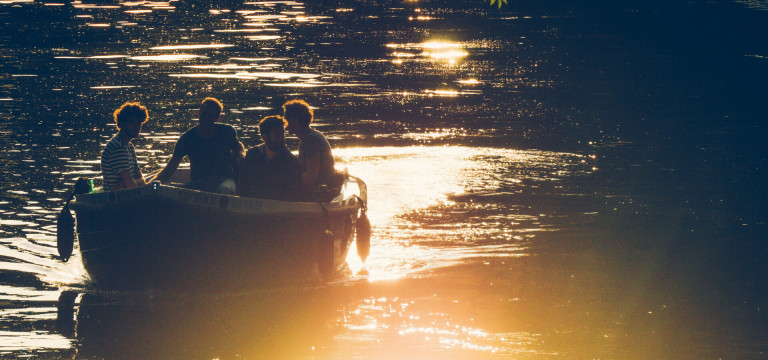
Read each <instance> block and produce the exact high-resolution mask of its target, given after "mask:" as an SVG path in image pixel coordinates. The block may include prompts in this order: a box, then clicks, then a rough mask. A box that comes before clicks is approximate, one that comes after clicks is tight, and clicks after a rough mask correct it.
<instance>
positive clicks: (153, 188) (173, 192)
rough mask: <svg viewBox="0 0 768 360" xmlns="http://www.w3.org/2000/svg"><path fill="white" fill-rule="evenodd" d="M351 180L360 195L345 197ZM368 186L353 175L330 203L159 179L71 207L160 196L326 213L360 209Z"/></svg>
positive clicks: (224, 206)
mask: <svg viewBox="0 0 768 360" xmlns="http://www.w3.org/2000/svg"><path fill="white" fill-rule="evenodd" d="M350 182H354V183H356V184H357V186H358V189H359V195H348V196H346V197H343V198H341V197H342V196H344V194H345V191H344V190H346V188H347V187H348V186H349V183H350ZM366 190H367V189H366V186H365V183H364V182H363V181H362V180H360V179H359V178H355V177H352V176H350V177H349V178H347V180H346V181H345V183H344V189H342V192H341V194H340V195H339V196H337V197H336V198H335V199H334V200H332V201H330V202H307V201H281V200H272V199H260V198H249V197H242V196H237V195H228V194H219V193H211V192H206V191H200V190H194V189H187V188H183V187H178V186H172V185H164V184H160V183H157V182H153V183H151V184H148V185H145V186H140V187H137V188H132V189H122V190H115V191H107V192H94V193H88V194H80V195H76V196H75V198H74V199H73V200H72V203H71V205H70V206H71V207H72V209H73V210H74V211H75V212H77V211H78V210H85V211H88V210H91V211H98V210H101V209H104V208H105V207H111V206H114V205H119V204H120V203H126V202H130V201H137V200H140V199H143V198H150V197H155V198H160V199H164V200H168V201H175V202H178V203H179V204H183V205H184V206H193V207H199V208H206V209H210V210H217V211H222V210H223V211H227V212H231V213H240V214H262V215H291V214H318V215H319V214H323V213H329V214H330V213H338V212H345V213H346V212H350V211H357V210H358V209H360V208H362V207H363V206H365V205H364V203H365V201H366V199H365V198H366V195H367V194H366Z"/></svg>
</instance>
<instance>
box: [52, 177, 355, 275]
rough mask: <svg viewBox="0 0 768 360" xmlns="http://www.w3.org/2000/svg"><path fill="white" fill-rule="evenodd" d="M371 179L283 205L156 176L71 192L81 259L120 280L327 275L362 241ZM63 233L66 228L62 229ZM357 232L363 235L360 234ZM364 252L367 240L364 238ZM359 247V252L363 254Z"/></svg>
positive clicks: (91, 268) (93, 269) (94, 272)
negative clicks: (328, 196) (326, 197)
mask: <svg viewBox="0 0 768 360" xmlns="http://www.w3.org/2000/svg"><path fill="white" fill-rule="evenodd" d="M366 197H367V195H366V185H365V183H364V182H363V181H362V180H360V179H358V178H354V177H347V179H346V180H345V182H344V184H343V186H342V189H341V193H340V194H339V195H338V196H336V197H335V198H334V199H333V200H332V201H330V202H323V203H321V202H287V201H277V200H267V199H257V198H246V197H239V196H234V195H222V194H216V193H209V192H203V191H198V190H191V189H186V188H183V187H178V186H169V185H162V184H160V183H157V182H155V183H152V184H149V185H147V186H142V187H138V188H133V189H127V190H118V191H110V192H92V193H87V194H79V195H76V196H75V200H74V202H73V203H72V204H71V207H72V210H74V212H75V216H76V218H77V235H78V240H79V245H80V252H81V254H82V259H83V265H84V266H85V269H86V270H87V271H88V273H89V274H90V276H91V277H92V279H93V280H95V281H96V282H97V283H99V284H106V285H109V286H118V287H137V286H139V287H146V286H149V287H155V286H173V287H177V286H178V287H220V286H225V287H231V286H235V287H242V286H254V285H263V284H277V283H283V282H285V281H289V282H295V281H311V280H316V279H318V278H321V277H322V278H324V279H328V278H331V277H333V276H334V274H337V273H338V272H339V271H340V270H342V269H344V268H345V267H346V257H347V253H348V250H349V247H350V245H351V243H352V241H353V240H354V239H355V234H356V232H357V233H358V236H357V237H358V238H366V240H367V238H368V237H367V236H366V235H365V234H370V232H369V231H370V229H369V228H365V229H362V230H360V229H358V230H356V228H358V227H359V226H361V225H363V227H365V226H368V225H367V224H368V222H367V218H365V202H366ZM60 231H61V230H60ZM361 234H362V235H363V236H361ZM358 243H359V245H358V246H359V247H360V248H361V249H362V250H363V251H364V252H363V253H361V257H363V258H365V257H366V256H367V249H368V246H367V243H362V242H361V241H360V240H359V239H358ZM358 252H359V253H360V251H358Z"/></svg>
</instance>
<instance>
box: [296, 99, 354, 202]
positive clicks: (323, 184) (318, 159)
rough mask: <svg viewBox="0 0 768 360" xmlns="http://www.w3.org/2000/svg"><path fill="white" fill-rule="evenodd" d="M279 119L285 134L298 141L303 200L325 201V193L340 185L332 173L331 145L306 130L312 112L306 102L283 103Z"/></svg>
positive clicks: (333, 170) (311, 118) (323, 138)
mask: <svg viewBox="0 0 768 360" xmlns="http://www.w3.org/2000/svg"><path fill="white" fill-rule="evenodd" d="M283 116H284V117H285V120H286V121H287V122H288V131H289V132H290V133H291V134H293V135H296V137H298V138H299V162H301V166H302V186H301V191H302V193H303V197H304V198H306V199H307V200H319V198H326V197H327V195H328V193H329V191H330V193H333V192H334V191H335V190H334V189H335V188H337V187H338V186H339V185H340V183H341V182H340V181H338V178H339V176H338V175H337V174H336V172H335V169H334V161H333V154H332V153H331V144H329V143H328V140H327V139H326V138H325V136H324V135H323V134H322V133H321V132H319V131H317V130H315V129H314V128H312V127H311V126H310V124H312V121H313V120H314V112H313V111H312V109H311V108H310V107H309V104H307V102H306V101H304V100H291V101H288V102H286V103H285V104H283ZM336 192H337V191H336Z"/></svg>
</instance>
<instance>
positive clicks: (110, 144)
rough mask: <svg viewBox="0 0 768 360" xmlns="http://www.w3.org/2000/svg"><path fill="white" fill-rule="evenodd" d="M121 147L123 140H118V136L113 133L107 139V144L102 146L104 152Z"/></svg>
mask: <svg viewBox="0 0 768 360" xmlns="http://www.w3.org/2000/svg"><path fill="white" fill-rule="evenodd" d="M122 147H123V142H122V141H120V137H119V136H117V135H115V136H113V137H112V138H111V139H109V141H107V145H106V146H105V147H104V152H109V151H114V150H116V149H120V148H122Z"/></svg>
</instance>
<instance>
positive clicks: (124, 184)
mask: <svg viewBox="0 0 768 360" xmlns="http://www.w3.org/2000/svg"><path fill="white" fill-rule="evenodd" d="M118 175H120V181H119V182H118V183H117V185H115V190H120V189H130V188H135V187H136V186H138V185H136V182H135V181H134V179H133V178H132V177H131V172H130V171H128V170H125V171H122V172H120V173H119V174H118Z"/></svg>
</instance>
